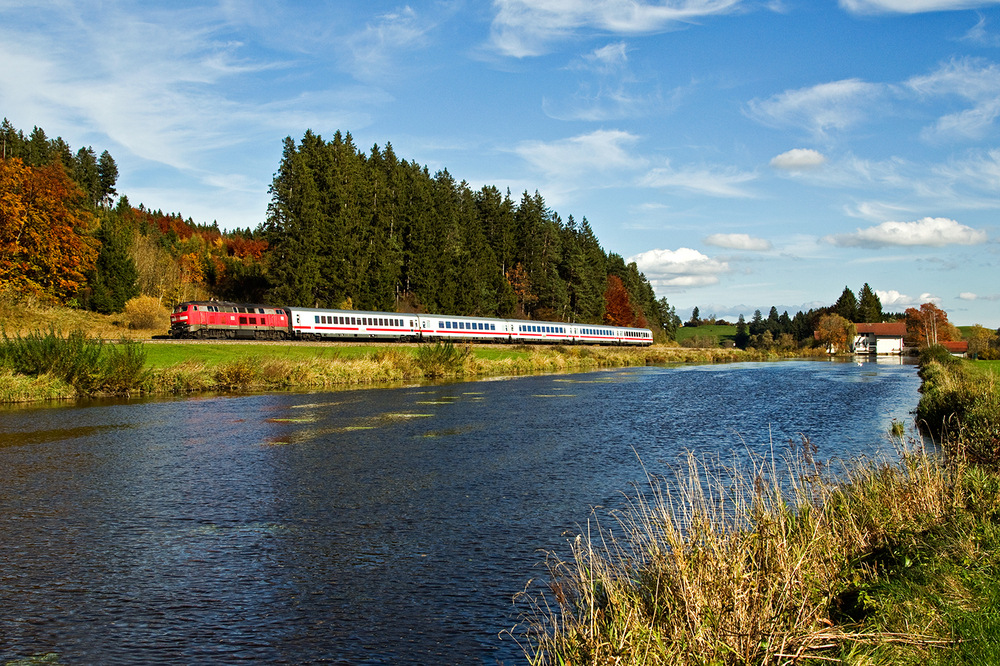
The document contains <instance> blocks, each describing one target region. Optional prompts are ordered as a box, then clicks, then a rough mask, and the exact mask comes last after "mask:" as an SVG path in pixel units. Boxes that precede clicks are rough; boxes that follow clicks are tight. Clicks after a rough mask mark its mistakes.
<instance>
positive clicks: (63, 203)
mask: <svg viewBox="0 0 1000 666" xmlns="http://www.w3.org/2000/svg"><path fill="white" fill-rule="evenodd" d="M42 136H44V134H42ZM85 204H86V200H85V196H84V193H83V191H82V190H80V188H79V187H78V186H77V185H76V183H74V182H73V181H72V180H71V179H70V178H69V177H68V176H67V175H66V171H65V170H64V169H63V166H62V164H61V163H54V164H49V165H47V166H44V167H40V168H32V167H28V166H26V165H25V164H24V163H23V162H21V160H20V159H9V160H4V161H3V162H2V164H0V283H2V284H4V285H5V286H7V287H9V288H13V289H16V290H19V291H22V292H25V291H26V292H31V293H36V294H38V295H40V296H47V297H49V298H53V299H57V300H66V299H69V298H72V297H74V296H75V295H76V293H77V292H78V290H79V289H80V287H81V286H82V284H83V282H84V280H85V277H84V273H85V272H86V271H89V270H91V269H92V268H93V266H94V261H95V259H96V257H97V242H96V240H95V239H94V238H93V237H92V235H91V233H92V231H93V227H94V218H93V215H91V213H90V212H89V211H88V210H87V207H86V205H85Z"/></svg>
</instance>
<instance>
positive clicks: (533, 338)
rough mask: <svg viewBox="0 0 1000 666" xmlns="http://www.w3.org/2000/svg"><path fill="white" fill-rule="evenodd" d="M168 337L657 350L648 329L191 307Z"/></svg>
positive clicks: (179, 314)
mask: <svg viewBox="0 0 1000 666" xmlns="http://www.w3.org/2000/svg"><path fill="white" fill-rule="evenodd" d="M170 337H172V338H196V339H206V340H238V339H243V340H359V341H360V340H367V341H387V342H388V341H400V342H445V341H451V342H496V343H504V344H518V343H539V344H589V345H636V346H649V345H651V344H653V332H652V331H651V330H649V329H648V328H632V327H628V326H609V325H600V324H569V323H566V322H556V321H529V320H521V319H495V318H491V317H459V316H454V315H438V314H410V313H402V312H367V311H360V310H325V309H318V308H299V307H272V306H266V305H252V304H246V303H230V302H226V301H188V302H185V303H181V304H179V305H177V306H176V307H175V308H174V310H173V312H172V313H171V314H170Z"/></svg>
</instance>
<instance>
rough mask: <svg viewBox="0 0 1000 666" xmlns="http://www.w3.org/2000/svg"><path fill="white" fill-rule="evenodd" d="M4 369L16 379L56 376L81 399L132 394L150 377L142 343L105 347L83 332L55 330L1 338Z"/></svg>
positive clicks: (0, 359) (102, 343) (1, 360)
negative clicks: (104, 395)
mask: <svg viewBox="0 0 1000 666" xmlns="http://www.w3.org/2000/svg"><path fill="white" fill-rule="evenodd" d="M0 338H2V339H0V367H3V368H6V369H7V370H8V371H9V372H10V373H12V375H23V376H27V377H39V378H41V377H44V376H51V377H55V378H58V379H60V380H62V381H64V382H66V383H67V384H69V385H71V386H72V387H73V388H74V389H75V391H76V392H77V393H78V395H83V396H88V395H96V394H113V395H128V394H131V393H136V392H140V391H141V390H143V388H144V384H145V382H146V381H147V379H148V372H147V370H146V367H145V365H146V355H145V351H144V350H143V348H142V343H140V342H134V341H129V340H122V341H120V342H119V343H117V344H110V345H109V344H105V343H104V342H103V341H102V340H100V339H96V338H91V337H89V336H88V335H87V334H86V333H84V332H82V331H79V330H77V331H73V332H71V333H69V334H68V335H66V336H63V335H60V334H59V333H57V332H56V331H55V330H49V332H48V333H45V334H42V333H40V332H38V331H36V332H34V333H29V334H27V335H23V336H14V337H9V336H8V335H7V334H6V332H4V333H2V335H0Z"/></svg>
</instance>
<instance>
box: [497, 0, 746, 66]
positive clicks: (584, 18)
mask: <svg viewBox="0 0 1000 666" xmlns="http://www.w3.org/2000/svg"><path fill="white" fill-rule="evenodd" d="M740 3H741V0H662V1H660V2H655V3H651V2H645V1H643V0H494V2H493V7H494V8H495V10H496V14H495V16H494V18H493V25H492V43H493V47H494V48H495V49H496V50H497V51H499V52H500V53H502V54H504V55H508V56H513V57H516V58H524V57H527V56H536V55H541V54H543V53H546V52H547V51H548V49H549V45H550V44H551V43H553V42H557V41H561V40H564V39H568V38H571V37H573V36H574V35H575V34H576V33H577V32H581V31H590V32H592V31H595V30H596V31H598V32H602V33H606V34H612V35H648V34H655V33H658V32H663V31H665V30H670V29H673V28H676V27H677V26H678V25H680V24H683V23H685V22H689V21H695V20H697V19H699V18H703V17H706V16H711V15H715V14H724V13H727V12H730V11H733V10H734V9H736V8H737V7H738V6H739V5H740Z"/></svg>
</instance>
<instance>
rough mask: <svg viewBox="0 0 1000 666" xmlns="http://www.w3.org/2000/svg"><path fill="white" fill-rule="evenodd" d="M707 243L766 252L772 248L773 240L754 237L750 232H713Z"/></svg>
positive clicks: (706, 240)
mask: <svg viewBox="0 0 1000 666" xmlns="http://www.w3.org/2000/svg"><path fill="white" fill-rule="evenodd" d="M705 244H706V245H714V246H715V247H724V248H727V249H730V250H748V251H752V252H766V251H767V250H770V249H771V241H769V240H765V239H763V238H754V237H752V236H750V235H749V234H712V235H710V236H709V237H707V238H706V239H705Z"/></svg>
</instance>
